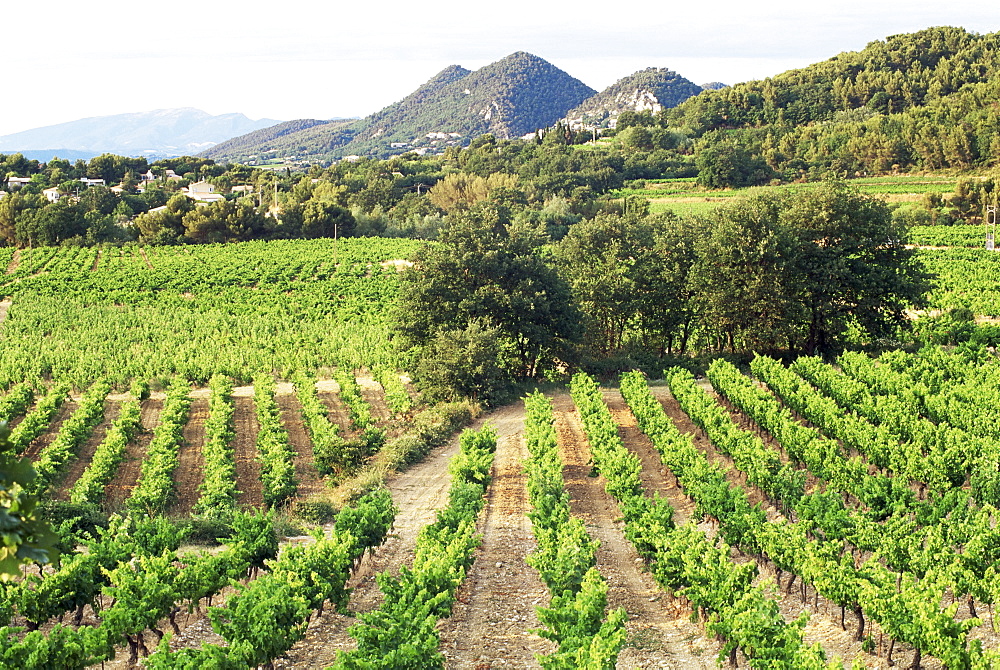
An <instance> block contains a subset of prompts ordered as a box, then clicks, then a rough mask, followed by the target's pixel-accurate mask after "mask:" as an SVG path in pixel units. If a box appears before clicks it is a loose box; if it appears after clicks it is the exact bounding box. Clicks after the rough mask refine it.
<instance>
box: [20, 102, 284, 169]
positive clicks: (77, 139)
mask: <svg viewBox="0 0 1000 670" xmlns="http://www.w3.org/2000/svg"><path fill="white" fill-rule="evenodd" d="M276 123H279V122H278V121H276V120H275V119H258V120H256V121H253V120H251V119H248V118H247V117H246V116H244V115H243V114H220V115H218V116H213V115H211V114H208V113H206V112H203V111H201V110H199V109H192V108H190V107H184V108H180V109H157V110H154V111H151V112H136V113H132V114H115V115H113V116H94V117H90V118H86V119H80V120H78V121H70V122H68V123H60V124H57V125H54V126H45V127H44V128H35V129H32V130H26V131H24V132H20V133H14V134H12V135H5V136H2V137H0V152H5V153H12V152H16V151H20V152H22V153H24V152H28V151H30V152H31V153H32V154H33V155H34V154H41V155H43V156H44V158H42V160H47V159H49V158H52V156H53V155H58V156H59V157H60V158H74V159H75V158H80V157H85V156H96V155H99V154H102V153H113V154H119V155H123V156H149V157H161V156H182V155H192V154H196V153H198V152H201V151H204V150H205V149H208V148H209V147H211V146H213V145H215V144H217V143H219V142H222V141H224V140H228V139H229V138H231V137H234V136H237V135H244V134H246V133H249V132H252V131H254V130H259V129H261V128H268V127H271V126H274V125H275V124H276ZM45 154H48V155H45Z"/></svg>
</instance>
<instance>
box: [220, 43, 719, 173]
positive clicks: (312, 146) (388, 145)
mask: <svg viewBox="0 0 1000 670" xmlns="http://www.w3.org/2000/svg"><path fill="white" fill-rule="evenodd" d="M711 86H713V87H714V86H721V84H713V85H711ZM701 90H702V87H701V86H698V85H697V84H693V83H692V82H690V81H688V80H687V79H685V78H684V77H681V76H680V75H678V74H677V73H676V72H673V71H672V70H667V69H662V68H659V69H658V68H649V69H646V70H642V71H640V72H637V73H635V74H633V75H631V76H629V77H625V78H624V79H621V80H619V81H618V82H616V83H615V84H614V85H613V86H611V87H609V88H608V89H606V90H605V91H602V92H601V93H597V92H596V91H595V90H594V89H592V88H590V87H589V86H587V85H586V84H584V83H583V82H581V81H580V80H578V79H576V78H574V77H572V76H570V75H568V74H567V73H565V72H563V71H562V70H560V69H559V68H557V67H556V66H554V65H552V64H551V63H549V62H547V61H545V60H544V59H542V58H539V57H538V56H534V55H532V54H529V53H525V52H523V51H519V52H516V53H513V54H511V55H509V56H507V57H506V58H503V59H501V60H499V61H497V62H495V63H492V64H490V65H487V66H486V67H483V68H481V69H479V70H476V71H474V72H473V71H470V70H467V69H465V68H463V67H461V66H459V65H450V66H448V67H447V68H445V69H444V70H442V71H441V72H439V73H438V74H436V75H434V76H433V77H432V78H431V79H430V80H429V81H427V83H425V84H424V85H423V86H421V87H420V88H418V89H417V90H416V91H414V92H413V93H411V94H410V95H408V96H406V97H405V98H403V99H402V100H400V101H399V102H396V103H394V104H392V105H389V106H388V107H386V108H385V109H383V110H381V111H379V112H376V113H375V114H372V115H371V116H368V117H365V118H363V119H360V120H357V121H354V122H345V121H336V122H327V123H323V122H317V121H307V120H301V121H291V122H288V123H285V124H281V125H279V126H275V127H274V128H269V129H267V130H264V131H259V132H256V133H250V134H248V135H245V136H243V137H237V138H234V139H232V140H229V141H228V142H222V143H220V144H218V145H216V146H214V147H212V148H211V149H208V150H206V151H204V152H203V153H202V154H201V155H202V156H204V157H206V158H213V159H215V160H219V161H248V160H255V159H261V158H281V157H294V158H296V159H300V160H302V159H304V160H310V161H316V160H334V159H338V158H343V157H345V156H350V155H359V156H371V157H378V158H384V157H386V156H389V155H392V154H401V153H404V152H407V151H417V152H424V151H441V150H442V149H443V148H445V147H447V146H450V145H464V144H468V143H469V141H470V140H472V139H473V138H475V137H477V136H479V135H483V134H485V133H491V134H493V135H495V136H496V137H498V138H502V139H509V138H512V137H519V136H522V135H526V134H530V133H533V132H534V131H535V130H538V129H540V128H548V127H550V126H552V125H554V124H555V123H556V122H558V121H560V120H564V119H565V120H568V121H570V122H571V123H580V122H584V123H587V124H590V125H598V126H601V127H606V126H608V125H613V122H614V119H616V118H617V116H618V114H620V113H621V112H623V111H626V110H632V111H642V110H650V111H659V110H660V109H664V108H668V107H674V106H676V105H677V104H679V103H680V102H682V101H683V100H685V99H687V98H689V97H691V96H692V95H697V94H698V93H700V92H701ZM296 124H298V127H296Z"/></svg>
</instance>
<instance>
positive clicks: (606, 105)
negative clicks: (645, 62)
mask: <svg viewBox="0 0 1000 670" xmlns="http://www.w3.org/2000/svg"><path fill="white" fill-rule="evenodd" d="M701 91H702V87H701V86H698V85H697V84H694V83H692V82H690V81H688V80H687V79H685V78H684V77H682V76H681V75H679V74H677V73H676V72H674V71H673V70H668V69H666V68H655V67H650V68H646V69H645V70H640V71H638V72H636V73H634V74H631V75H629V76H628V77H623V78H622V79H619V80H618V81H617V82H615V83H614V84H612V85H611V86H609V87H608V88H606V89H604V90H603V91H601V92H600V93H598V94H597V95H595V96H593V97H591V98H588V99H587V100H585V101H584V102H583V104H581V105H579V106H578V107H576V108H574V109H572V110H571V111H570V112H569V113H568V114H567V115H566V118H567V119H568V120H569V121H570V123H575V124H587V125H596V126H597V127H600V128H604V127H608V126H612V125H614V120H615V119H617V117H618V115H619V114H621V113H622V112H626V111H630V112H643V111H649V112H652V113H654V114H655V113H657V112H659V111H660V110H663V109H668V108H670V107H676V106H677V105H679V104H680V103H682V102H684V101H685V100H687V99H688V98H690V97H691V96H694V95H698V94H699V93H701Z"/></svg>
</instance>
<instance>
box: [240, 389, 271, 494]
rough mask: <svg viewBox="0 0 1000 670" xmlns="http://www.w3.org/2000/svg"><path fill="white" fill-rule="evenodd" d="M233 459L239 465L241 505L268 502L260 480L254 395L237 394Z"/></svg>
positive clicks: (258, 427) (257, 426) (258, 428)
mask: <svg viewBox="0 0 1000 670" xmlns="http://www.w3.org/2000/svg"><path fill="white" fill-rule="evenodd" d="M233 403H234V406H235V411H234V413H233V430H234V433H235V436H234V437H233V460H234V462H235V465H236V488H237V489H238V490H239V492H240V494H239V496H238V498H237V501H238V502H239V504H240V507H256V508H258V509H260V508H262V507H263V506H264V492H263V486H262V484H261V481H260V461H258V460H257V432H258V431H259V430H260V425H259V424H258V423H257V411H256V408H255V407H254V402H253V397H251V396H238V397H235V396H234V397H233Z"/></svg>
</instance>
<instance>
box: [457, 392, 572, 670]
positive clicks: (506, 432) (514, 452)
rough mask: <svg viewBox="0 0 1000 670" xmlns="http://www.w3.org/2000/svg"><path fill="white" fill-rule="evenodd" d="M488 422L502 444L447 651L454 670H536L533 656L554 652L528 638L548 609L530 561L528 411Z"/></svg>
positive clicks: (507, 412)
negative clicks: (479, 540)
mask: <svg viewBox="0 0 1000 670" xmlns="http://www.w3.org/2000/svg"><path fill="white" fill-rule="evenodd" d="M489 422H490V423H491V424H493V425H494V426H495V427H496V428H497V431H498V436H499V437H498V440H497V451H496V455H495V457H494V462H493V480H492V482H491V483H490V486H489V489H488V490H487V494H486V495H487V504H486V507H485V510H484V513H483V516H482V518H481V520H480V525H479V531H480V533H482V535H483V543H482V545H481V546H480V547H479V549H478V551H477V552H476V562H475V563H474V564H473V565H472V567H471V568H470V569H469V573H468V575H467V576H466V579H465V583H464V584H463V585H462V586H461V587H460V588H459V590H458V594H457V601H456V603H455V605H454V608H453V610H452V615H451V617H450V618H448V619H446V620H445V621H443V622H442V624H441V627H440V630H441V650H442V652H443V653H444V655H445V658H446V659H447V667H449V668H480V669H481V670H486V669H488V668H499V667H504V668H534V667H538V663H537V662H536V661H535V660H534V659H535V654H548V653H551V652H552V651H554V650H555V648H556V645H555V644H554V643H553V642H550V641H549V640H546V639H544V638H542V637H539V636H538V635H535V634H533V633H531V632H530V631H531V630H533V629H537V628H540V627H541V624H540V623H539V621H538V615H537V613H536V610H535V608H536V607H539V606H545V605H547V604H548V590H547V589H546V588H545V585H544V584H543V583H542V581H541V579H540V578H539V576H538V573H537V572H536V571H535V570H534V569H532V568H530V567H528V564H527V563H526V562H525V560H524V559H525V557H526V556H527V555H528V554H530V553H531V552H532V551H534V549H535V546H536V545H535V539H534V536H533V535H532V531H531V521H530V520H529V519H528V517H527V513H528V511H529V510H530V509H531V505H530V503H529V502H528V492H527V488H526V477H525V473H524V466H523V463H524V460H525V459H526V458H527V456H528V449H527V447H526V446H525V443H524V406H523V404H522V403H516V404H514V405H508V406H506V407H504V408H502V409H500V410H498V411H497V412H495V413H493V414H492V415H491V416H490V419H489Z"/></svg>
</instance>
